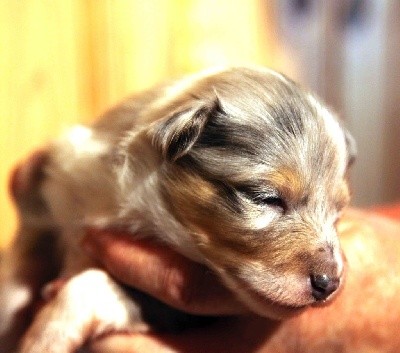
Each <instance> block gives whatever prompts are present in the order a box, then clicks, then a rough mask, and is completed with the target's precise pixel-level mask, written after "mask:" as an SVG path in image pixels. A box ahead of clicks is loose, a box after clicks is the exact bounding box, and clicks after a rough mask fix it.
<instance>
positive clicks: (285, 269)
mask: <svg viewBox="0 0 400 353" xmlns="http://www.w3.org/2000/svg"><path fill="white" fill-rule="evenodd" d="M175 94H176V96H175V97H174V98H172V99H171V101H170V102H169V103H168V104H169V105H170V107H173V108H174V109H172V110H175V112H174V113H173V114H172V115H171V116H169V117H168V118H166V119H165V120H163V121H161V122H157V123H156V124H155V125H154V127H153V130H152V138H153V143H154V145H155V146H156V147H157V148H158V150H159V151H160V153H161V154H162V156H163V158H164V163H163V166H162V178H161V180H160V187H161V191H162V193H163V197H164V198H165V199H166V200H167V203H168V204H169V205H170V206H169V207H170V211H171V212H172V213H173V214H174V215H175V217H176V218H177V219H178V220H179V221H180V222H181V223H182V224H183V225H184V226H185V227H187V228H188V229H189V231H190V234H191V236H192V238H193V242H194V243H195V244H196V246H197V248H198V249H199V251H200V253H201V254H202V257H203V260H204V261H205V262H206V263H207V264H208V265H209V266H210V267H211V268H213V269H214V270H215V271H216V272H217V273H218V274H219V275H220V277H221V278H222V280H223V281H224V282H225V283H226V284H227V285H228V286H229V287H230V288H231V289H232V290H233V291H234V292H235V293H237V295H238V296H239V297H240V298H241V299H242V301H243V302H244V303H246V304H247V305H248V306H249V307H250V308H251V309H253V310H254V311H255V312H257V313H259V314H261V315H264V316H268V317H272V318H281V317H285V316H287V315H289V314H291V313H295V312H298V311H299V310H300V309H302V308H304V307H307V306H309V305H311V304H314V303H319V302H324V301H326V300H328V299H329V298H331V297H332V295H333V293H335V292H336V291H337V289H338V288H339V286H340V285H341V283H342V276H343V257H342V253H341V250H340V245H339V241H338V237H337V233H336V229H335V225H336V222H337V221H338V219H339V217H340V214H341V211H342V209H343V208H344V207H345V206H346V205H347V203H348V201H349V191H348V185H347V181H346V174H347V168H348V166H349V164H350V163H351V161H352V159H353V147H352V146H353V143H352V140H351V137H350V136H349V135H348V134H347V133H346V132H345V131H344V130H343V128H342V127H341V125H340V123H339V122H338V121H337V120H336V119H335V118H334V117H333V116H332V114H331V113H330V112H329V111H328V110H327V109H326V108H325V107H323V106H322V105H321V104H320V103H319V102H318V101H317V100H316V99H315V98H314V96H312V95H311V94H310V93H307V92H304V91H302V90H301V89H300V88H299V87H298V86H297V85H296V84H295V83H293V82H292V81H290V80H289V79H287V78H285V77H284V76H282V75H280V74H277V73H274V72H272V71H268V70H258V69H244V68H240V69H239V68H237V69H230V70H227V71H223V72H220V73H217V74H212V75H208V76H205V77H203V78H198V79H196V80H194V81H193V82H192V83H191V84H187V85H186V87H185V89H184V90H182V91H180V92H179V94H178V93H175Z"/></svg>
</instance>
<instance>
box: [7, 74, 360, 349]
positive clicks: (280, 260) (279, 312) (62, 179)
mask: <svg viewBox="0 0 400 353" xmlns="http://www.w3.org/2000/svg"><path fill="white" fill-rule="evenodd" d="M353 156H354V146H353V142H352V139H351V137H350V136H349V135H348V134H347V133H346V132H345V131H344V130H343V128H342V126H341V124H340V123H339V122H338V121H337V120H336V118H335V117H334V116H333V115H332V113H330V112H329V111H328V110H327V109H326V108H325V107H324V106H323V105H321V103H319V102H318V100H317V99H316V98H315V97H314V96H313V95H312V94H311V93H309V92H306V91H303V90H302V89H300V88H299V87H298V86H297V85H296V84H295V83H294V82H292V81H291V80H289V79H288V78H286V77H285V76H283V75H281V74H278V73H276V72H273V71H271V70H267V69H263V68H231V69H225V70H219V71H213V72H206V73H201V74H198V75H194V76H191V77H188V78H186V79H183V80H181V81H178V82H175V83H171V84H167V85H164V86H160V87H158V88H156V89H154V90H150V91H148V92H145V93H143V94H141V95H138V96H135V97H132V98H130V99H128V100H126V101H124V102H122V103H121V104H120V105H118V106H117V107H115V108H114V109H112V110H110V111H109V112H108V113H106V114H105V115H104V116H103V117H102V118H101V119H100V121H99V122H97V123H96V124H94V125H93V126H91V127H83V126H77V127H75V128H72V129H71V130H70V131H69V132H68V133H67V134H66V135H65V136H63V137H62V138H61V139H59V140H57V141H55V142H53V143H52V144H51V145H50V146H49V147H48V148H47V149H46V150H44V151H42V152H40V153H38V154H36V155H35V156H33V157H31V158H30V160H29V161H28V162H27V163H25V164H24V165H23V166H21V167H20V168H18V169H17V170H16V172H15V173H14V176H13V178H12V181H11V190H12V194H13V195H14V198H15V200H16V203H17V204H18V207H19V211H20V231H19V234H18V237H17V239H16V241H15V244H14V246H13V247H12V248H11V250H10V253H8V254H6V255H5V256H6V259H11V260H9V262H13V259H16V258H17V257H18V256H20V254H23V255H22V256H24V257H25V260H24V259H22V260H18V263H16V264H15V267H14V268H17V270H3V271H4V272H5V273H8V275H3V278H5V279H6V280H3V283H1V287H0V295H1V296H2V297H0V300H1V303H11V302H12V300H10V298H7V295H10V294H8V293H12V291H10V290H6V289H7V288H8V289H10V288H14V292H13V293H19V294H21V293H25V295H26V298H25V301H24V300H22V299H21V300H20V303H19V304H18V305H17V304H14V306H12V305H11V304H10V305H8V308H7V306H4V305H3V307H2V308H1V309H0V310H1V311H0V315H2V317H1V318H0V320H1V321H2V322H4V323H7V325H8V327H10V325H12V323H13V320H14V319H15V313H16V312H17V311H18V310H19V309H21V308H22V306H23V303H26V302H27V301H29V299H31V297H32V292H34V291H36V292H37V291H38V290H37V288H38V287H40V286H41V284H42V283H45V282H48V281H51V280H54V279H56V278H67V279H68V280H66V283H65V284H64V285H63V286H61V288H60V289H59V290H56V287H57V286H56V284H53V285H51V284H50V286H47V290H46V291H45V292H46V293H47V295H48V297H49V300H48V302H47V303H46V305H44V307H43V308H42V309H41V310H40V311H39V312H38V314H37V315H36V317H35V318H34V321H33V323H32V325H31V326H30V328H29V330H28V331H27V333H26V334H25V336H24V338H23V340H22V344H21V352H24V353H39V352H40V353H43V352H57V353H60V352H73V351H74V350H76V349H77V348H78V347H81V346H82V345H83V344H84V343H85V341H86V340H88V339H89V338H92V337H96V336H98V335H100V334H104V333H107V332H110V331H114V330H143V329H147V328H151V326H149V322H146V319H145V317H144V315H143V311H142V307H141V304H140V301H135V300H134V299H132V297H130V296H129V295H128V293H127V291H126V290H124V289H123V288H122V287H121V286H119V285H118V284H117V283H115V282H114V280H113V279H112V278H111V277H110V276H109V275H108V274H107V273H106V272H105V271H103V270H102V269H99V268H96V267H95V264H92V263H91V261H90V259H88V258H87V257H86V256H85V254H84V253H83V251H82V249H81V247H80V241H81V238H82V234H83V231H84V229H85V228H86V227H87V226H97V227H99V226H101V227H113V228H122V229H124V230H128V231H130V232H131V233H132V234H140V236H142V237H145V236H147V237H153V238H155V239H156V240H158V241H161V242H163V243H165V244H166V245H168V246H170V247H172V248H174V249H176V250H177V251H178V252H180V253H181V254H183V255H185V256H187V257H189V258H190V259H192V260H194V261H197V262H200V263H203V264H205V265H206V266H208V267H209V268H210V269H211V270H212V271H214V272H215V273H216V274H217V275H218V276H219V277H220V279H221V280H222V282H223V283H225V285H226V286H227V287H229V288H230V289H231V290H232V291H233V292H234V293H235V294H236V295H237V297H238V299H239V300H241V301H242V302H243V303H244V304H246V305H247V306H248V307H249V309H251V310H252V311H253V312H254V313H256V314H259V315H262V316H266V317H270V318H274V319H281V318H285V317H287V316H290V315H292V314H295V313H297V312H299V311H300V310H302V309H304V308H306V307H308V306H310V305H313V304H318V303H323V302H326V301H327V300H329V299H330V298H331V297H332V296H333V294H334V293H335V292H337V290H338V288H339V287H340V285H341V283H342V281H343V258H342V254H341V249H340V245H339V241H338V238H337V234H336V229H335V224H336V222H337V220H338V219H339V217H340V215H341V211H342V209H343V208H344V207H345V206H346V205H347V203H348V201H349V191H348V185H347V180H346V174H347V168H348V166H349V164H350V163H351V161H352V160H353ZM43 239H45V240H43ZM49 239H52V240H51V241H50V242H49ZM43 243H45V244H52V246H51V247H50V246H48V247H47V248H46V249H47V254H48V255H51V256H49V257H48V260H47V258H43V259H42V261H43V263H46V261H49V264H51V266H50V265H48V266H39V267H40V269H39V270H37V271H35V276H31V277H34V278H35V280H33V279H32V278H25V277H27V276H25V277H24V276H23V275H21V274H23V273H27V272H29V271H31V272H32V271H34V269H33V268H32V267H30V266H31V265H29V263H30V261H27V260H26V258H27V257H29V256H31V257H35V258H37V257H39V256H38V252H37V251H36V250H35V249H40V248H41V247H42V248H43V246H39V245H40V244H43ZM14 262H15V260H14ZM39 262H40V261H39ZM5 263H7V261H5ZM28 269H29V271H28ZM42 270H43V272H41V271H42ZM7 271H8V272H7ZM10 273H11V274H10ZM54 283H57V282H54ZM15 288H17V289H15ZM26 293H30V294H29V295H27V294H26ZM50 297H51V298H50ZM4 325H5V324H3V326H4ZM7 325H6V326H7ZM155 327H157V325H156V324H155ZM6 331H7V330H6V328H3V332H6Z"/></svg>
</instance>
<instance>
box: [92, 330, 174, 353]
mask: <svg viewBox="0 0 400 353" xmlns="http://www.w3.org/2000/svg"><path fill="white" fill-rule="evenodd" d="M90 352H91V353H111V352H112V353H147V352H148V353H154V352H158V353H172V352H176V351H175V350H174V349H172V348H170V347H168V346H167V345H166V344H165V343H163V342H162V341H160V340H158V339H157V338H156V337H153V336H148V335H142V334H130V335H127V334H115V335H112V336H107V337H104V338H102V339H98V340H96V341H94V342H93V343H92V344H91V345H90Z"/></svg>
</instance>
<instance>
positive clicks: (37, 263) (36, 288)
mask: <svg viewBox="0 0 400 353" xmlns="http://www.w3.org/2000/svg"><path fill="white" fill-rule="evenodd" d="M45 159H46V152H45V151H40V152H37V153H35V154H33V155H32V156H31V157H29V158H28V159H27V161H25V162H24V163H22V164H21V165H20V166H18V167H17V168H16V169H15V171H14V173H13V175H12V177H11V180H10V191H11V195H12V196H13V198H14V200H15V202H16V204H17V205H18V208H19V213H20V226H19V229H18V231H17V234H16V236H15V238H14V241H13V243H12V245H11V246H10V247H9V248H8V249H7V250H6V251H5V252H4V254H3V255H2V258H1V262H0V342H1V344H0V353H7V352H13V351H15V348H16V346H17V342H18V340H19V339H20V337H21V336H22V334H23V332H24V331H25V330H26V328H27V327H28V325H29V323H30V321H31V319H32V316H33V314H34V311H35V306H36V305H37V304H38V302H39V301H40V300H41V298H40V288H41V287H42V286H43V284H44V283H46V282H48V281H49V280H51V279H52V278H54V277H55V276H56V275H57V273H58V270H59V256H58V255H59V254H58V246H57V234H56V231H55V229H52V228H51V227H49V222H48V215H47V213H46V210H45V208H44V207H43V203H42V201H41V198H40V193H39V192H38V189H39V187H40V183H41V179H42V167H43V165H44V162H45Z"/></svg>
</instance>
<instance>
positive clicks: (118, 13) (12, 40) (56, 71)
mask: <svg viewBox="0 0 400 353" xmlns="http://www.w3.org/2000/svg"><path fill="white" fill-rule="evenodd" d="M273 19H274V15H273V9H272V8H270V6H269V5H267V2H266V1H262V0H219V1H214V0H186V1H180V0H146V1H142V0H129V1H128V0H101V1H99V0H2V1H0V77H1V79H0V215H1V219H2V220H1V222H0V246H5V245H6V244H8V243H9V241H10V239H11V238H12V234H13V232H14V230H15V224H16V223H15V222H16V219H15V218H16V217H15V212H14V209H13V208H12V205H11V202H10V200H9V196H8V192H7V182H8V177H9V173H10V170H11V169H12V167H13V166H14V165H15V164H16V163H17V161H19V160H21V159H22V158H23V157H25V156H27V155H28V154H29V153H30V152H31V151H33V150H35V149H36V148H37V147H39V146H41V145H43V144H44V143H45V142H46V141H47V140H49V139H50V138H51V137H53V136H55V135H57V134H58V133H59V132H60V131H61V130H62V129H64V128H66V127H67V126H69V125H71V124H73V123H76V122H88V121H90V120H91V119H92V118H93V117H94V116H95V115H96V114H98V113H99V112H101V111H102V110H103V109H104V108H105V107H107V106H108V105H110V104H112V103H114V102H116V101H118V100H119V99H120V98H122V97H123V96H125V95H127V94H128V93H130V92H132V91H136V90H139V89H142V88H145V87H147V86H150V85H152V84H154V83H155V82H157V81H160V80H161V79H163V78H166V77H171V76H178V75H181V74H183V73H186V72H191V71H195V70H198V69H201V68H203V67H207V66H210V65H217V64H218V65H219V64H234V63H243V62H245V63H246V62H252V63H261V64H265V65H268V66H272V67H275V68H278V69H283V68H285V71H286V72H287V71H288V69H287V68H286V66H287V62H286V61H285V60H284V56H283V55H282V53H281V50H280V46H279V42H278V40H277V34H276V32H275V29H276V26H275V24H274V20H273ZM289 71H290V70H289Z"/></svg>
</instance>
